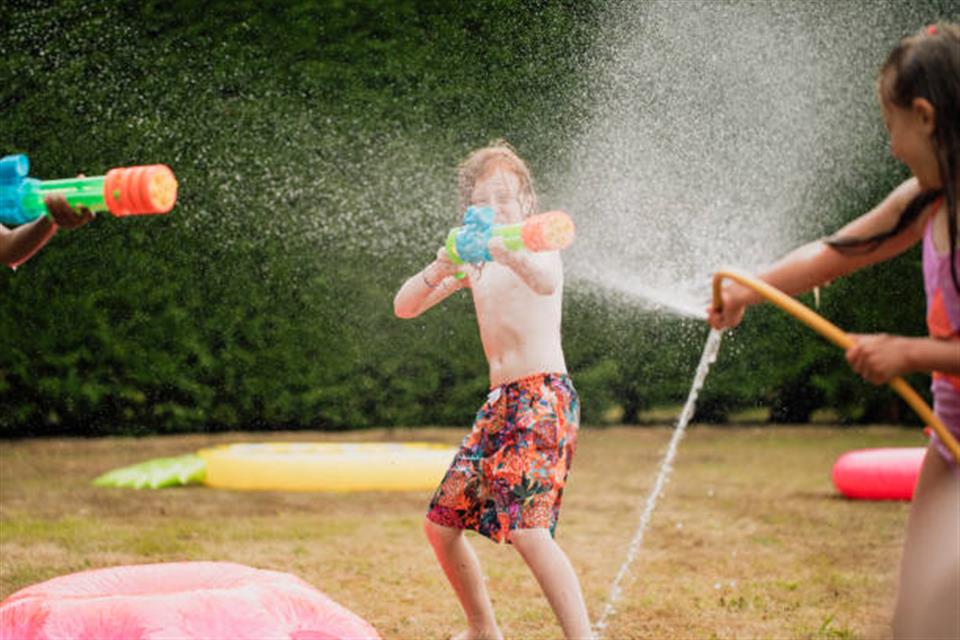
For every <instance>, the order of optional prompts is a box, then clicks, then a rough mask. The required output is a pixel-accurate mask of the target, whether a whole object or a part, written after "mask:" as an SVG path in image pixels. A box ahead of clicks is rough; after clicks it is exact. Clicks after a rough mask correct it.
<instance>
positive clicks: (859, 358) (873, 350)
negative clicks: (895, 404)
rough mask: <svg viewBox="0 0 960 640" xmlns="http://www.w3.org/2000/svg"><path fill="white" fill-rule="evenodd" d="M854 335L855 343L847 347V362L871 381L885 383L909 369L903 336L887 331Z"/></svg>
mask: <svg viewBox="0 0 960 640" xmlns="http://www.w3.org/2000/svg"><path fill="white" fill-rule="evenodd" d="M852 337H853V339H854V344H853V346H852V347H850V348H849V349H847V362H849V363H850V366H851V367H853V370H854V371H856V372H857V373H859V374H860V375H861V376H863V378H864V379H866V380H868V381H869V382H872V383H873V384H883V383H885V382H889V381H890V379H891V378H894V377H896V376H898V375H900V374H902V373H906V372H907V371H909V364H908V362H907V349H906V347H905V345H904V344H902V341H903V339H902V338H901V337H899V336H891V335H887V334H885V333H878V334H874V335H854V336H852Z"/></svg>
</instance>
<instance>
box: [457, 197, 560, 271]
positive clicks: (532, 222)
mask: <svg viewBox="0 0 960 640" xmlns="http://www.w3.org/2000/svg"><path fill="white" fill-rule="evenodd" d="M494 217H495V213H494V211H493V209H491V208H490V207H469V208H468V209H467V211H466V213H464V216H463V226H461V227H456V228H454V229H451V230H450V233H448V234H447V242H446V245H445V246H446V249H447V255H449V256H450V259H451V260H452V261H453V263H454V264H465V263H467V262H492V261H493V256H491V255H490V251H489V250H488V249H487V243H488V242H490V240H491V239H493V238H503V242H504V245H505V246H506V248H507V249H508V250H510V251H518V250H520V249H526V250H528V251H559V250H561V249H566V248H567V247H569V246H570V244H571V243H573V237H574V235H575V233H576V232H575V229H574V226H573V220H571V219H570V216H569V215H567V214H566V213H565V212H563V211H547V212H546V213H538V214H537V215H533V216H530V217H529V218H527V219H526V220H524V221H523V222H516V223H513V224H494V223H493V219H494ZM458 277H461V275H460V274H458Z"/></svg>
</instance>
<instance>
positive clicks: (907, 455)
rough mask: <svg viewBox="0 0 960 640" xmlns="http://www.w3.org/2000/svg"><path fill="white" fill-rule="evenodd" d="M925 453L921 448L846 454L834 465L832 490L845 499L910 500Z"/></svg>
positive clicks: (864, 450)
mask: <svg viewBox="0 0 960 640" xmlns="http://www.w3.org/2000/svg"><path fill="white" fill-rule="evenodd" d="M925 452H926V449H925V448H923V447H895V448H887V449H859V450H857V451H848V452H847V453H845V454H843V455H842V456H840V457H839V458H838V459H837V462H836V463H835V464H834V465H833V486H835V487H836V488H837V491H839V492H840V493H842V494H843V495H845V496H847V497H848V498H856V499H860V500H911V499H912V498H913V489H914V487H916V486H917V478H918V477H919V476H920V466H921V465H922V464H923V456H924V453H925Z"/></svg>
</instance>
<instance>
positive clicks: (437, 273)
mask: <svg viewBox="0 0 960 640" xmlns="http://www.w3.org/2000/svg"><path fill="white" fill-rule="evenodd" d="M459 270H460V267H458V266H457V265H455V264H454V263H453V260H451V259H450V256H449V255H447V249H446V248H445V247H440V248H439V249H437V257H436V259H435V260H434V261H433V262H431V263H430V264H429V265H427V268H426V269H424V271H425V272H426V271H429V272H430V275H431V276H432V277H433V279H434V280H436V281H438V282H439V281H440V280H443V279H444V278H446V277H447V276H452V275H454V274H456V273H457V271H459Z"/></svg>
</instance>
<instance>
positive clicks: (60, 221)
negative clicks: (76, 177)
mask: <svg viewBox="0 0 960 640" xmlns="http://www.w3.org/2000/svg"><path fill="white" fill-rule="evenodd" d="M45 203H46V205H47V210H48V211H49V212H50V216H49V217H48V216H42V217H40V218H37V219H36V220H34V221H33V222H29V223H27V224H24V225H21V226H19V227H17V228H16V229H7V228H6V227H4V226H2V225H0V262H3V263H4V264H7V265H9V266H11V267H15V266H17V265H20V264H23V263H24V262H26V261H27V260H29V259H30V258H31V257H33V254H35V253H36V252H37V251H39V250H40V249H42V248H43V246H44V245H45V244H47V242H49V241H50V238H52V237H53V236H54V234H55V233H56V232H57V228H58V227H65V228H67V229H75V228H77V227H81V226H83V225H85V224H86V223H87V222H89V221H90V220H92V219H93V214H92V213H91V212H90V211H89V210H87V209H85V208H82V207H78V208H77V210H76V211H74V210H73V209H72V208H71V207H70V205H68V204H67V201H66V199H65V198H64V197H63V196H48V197H47V198H46V200H45Z"/></svg>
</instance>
